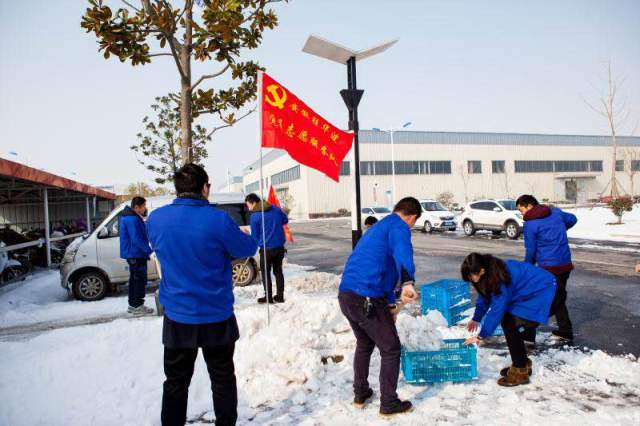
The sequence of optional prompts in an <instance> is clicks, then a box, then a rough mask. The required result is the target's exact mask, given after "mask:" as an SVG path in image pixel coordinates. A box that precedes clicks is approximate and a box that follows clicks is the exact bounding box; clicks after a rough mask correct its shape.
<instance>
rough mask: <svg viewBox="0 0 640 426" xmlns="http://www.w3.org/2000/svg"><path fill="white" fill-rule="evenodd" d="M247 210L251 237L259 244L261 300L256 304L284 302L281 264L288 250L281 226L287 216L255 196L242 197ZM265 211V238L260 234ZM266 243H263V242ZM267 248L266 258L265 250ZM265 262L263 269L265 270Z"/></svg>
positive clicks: (282, 226)
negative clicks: (274, 278)
mask: <svg viewBox="0 0 640 426" xmlns="http://www.w3.org/2000/svg"><path fill="white" fill-rule="evenodd" d="M245 203H246V204H247V208H248V209H249V211H251V212H252V214H251V236H252V237H253V238H255V240H256V241H257V242H258V249H259V250H260V268H261V270H262V286H263V288H264V297H260V298H259V299H258V303H266V302H267V301H269V303H274V302H275V303H283V302H284V273H283V272H282V262H283V261H284V255H285V254H286V253H287V250H286V249H285V248H284V245H285V243H286V241H287V239H286V236H285V234H284V225H286V224H287V223H289V218H288V217H287V215H286V213H285V212H283V211H282V209H280V208H279V207H277V206H272V205H271V204H269V203H268V202H266V201H262V200H260V197H258V196H257V195H256V194H249V195H247V197H246V198H245ZM263 208H264V236H263V232H262V228H263V226H262V210H263ZM265 240H266V241H265ZM265 243H266V247H267V253H266V256H265V253H264V247H265ZM265 261H266V269H265ZM271 271H273V275H275V277H276V295H275V296H272V295H273V286H272V282H271Z"/></svg>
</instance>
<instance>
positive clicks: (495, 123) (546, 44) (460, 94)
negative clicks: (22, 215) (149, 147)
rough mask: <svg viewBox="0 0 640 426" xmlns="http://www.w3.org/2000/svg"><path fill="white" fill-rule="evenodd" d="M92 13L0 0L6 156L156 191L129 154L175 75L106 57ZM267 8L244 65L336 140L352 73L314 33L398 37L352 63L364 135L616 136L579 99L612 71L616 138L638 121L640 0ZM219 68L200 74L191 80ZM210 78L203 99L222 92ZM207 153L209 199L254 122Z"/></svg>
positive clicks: (357, 38) (356, 45) (78, 4)
mask: <svg viewBox="0 0 640 426" xmlns="http://www.w3.org/2000/svg"><path fill="white" fill-rule="evenodd" d="M132 1H134V2H137V1H136V0H132ZM174 1H175V0H174ZM105 3H106V4H109V5H110V6H112V7H113V8H117V7H120V6H121V5H122V3H121V2H120V1H119V0H105ZM178 3H181V2H178ZM86 7H87V2H86V1H83V0H57V1H55V2H54V1H46V0H34V1H30V2H22V1H9V0H0V53H1V56H0V129H1V132H2V133H1V138H0V157H3V158H9V159H12V160H14V161H19V162H23V163H26V164H29V165H31V166H33V167H37V168H42V169H45V170H47V171H50V172H52V173H56V174H60V175H63V176H66V177H70V178H73V179H77V180H80V181H82V182H86V183H90V184H94V185H119V186H120V185H125V184H128V183H131V182H137V181H145V182H151V181H152V179H153V177H154V176H153V175H152V174H151V173H150V172H147V171H146V170H145V169H144V167H143V166H142V165H140V164H139V163H138V161H137V159H136V156H135V155H134V153H133V152H132V151H131V150H130V149H129V147H130V146H131V145H133V144H134V143H135V142H136V138H135V135H136V134H137V133H138V132H139V131H140V130H141V129H142V124H141V120H142V118H143V117H144V116H145V115H148V114H150V108H149V105H151V103H152V102H153V99H154V97H156V96H161V95H164V94H166V93H168V92H176V91H178V90H179V80H178V74H177V71H176V68H175V64H174V63H173V62H172V59H171V58H170V57H157V58H153V59H154V60H153V62H152V63H151V64H148V65H145V66H144V67H132V66H131V65H129V64H127V63H124V64H123V63H120V62H119V61H118V60H117V59H110V60H105V59H104V58H103V57H102V55H101V54H99V53H98V51H97V43H96V39H95V37H94V36H93V35H92V34H86V33H85V32H84V31H83V30H82V29H81V28H80V18H81V16H82V14H83V12H84V10H85V8H86ZM274 9H275V11H276V13H277V14H278V17H279V21H280V25H279V26H278V27H277V28H276V29H275V30H274V31H268V32H266V33H265V36H264V40H263V43H262V45H261V46H260V47H259V48H258V49H256V50H253V51H247V52H245V54H244V55H243V58H246V59H250V58H254V59H257V60H259V61H260V63H261V65H262V66H264V67H266V69H267V72H268V73H270V74H271V75H272V76H273V77H274V78H276V79H277V80H278V81H280V82H281V83H282V84H284V85H285V86H287V87H288V88H289V89H290V90H292V91H293V92H294V93H296V94H297V95H298V96H299V97H301V98H302V99H303V100H304V101H305V102H306V103H307V104H308V105H310V106H311V107H312V108H314V110H316V111H317V112H318V113H319V114H322V115H323V116H324V117H325V118H326V119H328V120H329V121H331V122H332V123H334V124H335V125H337V126H340V127H343V128H346V127H347V119H348V114H347V110H346V107H345V106H344V104H343V102H342V99H341V98H340V95H339V91H340V90H341V89H344V88H346V84H347V82H346V67H344V66H342V65H340V64H337V63H333V62H329V61H327V60H324V59H321V58H317V57H315V56H311V55H308V54H306V53H303V52H302V46H303V45H304V43H305V41H306V39H307V37H308V36H309V35H310V34H316V35H319V36H321V37H323V38H326V39H328V40H331V41H335V42H338V43H340V44H342V45H344V46H347V47H350V48H353V49H356V50H359V49H364V48H367V47H370V46H372V45H377V44H379V43H381V42H384V41H386V40H390V39H398V40H399V42H398V43H397V44H396V45H395V46H393V47H392V48H391V49H389V50H388V51H386V52H384V53H382V54H380V55H378V56H374V57H372V58H369V59H366V60H363V61H362V62H359V63H358V87H359V88H360V89H364V91H365V92H364V96H363V99H362V101H361V103H360V108H359V118H360V128H362V129H366V128H373V127H378V128H389V127H397V126H400V125H401V124H403V123H405V122H407V121H410V122H412V126H411V128H410V129H411V130H425V131H479V132H515V133H554V134H607V132H608V129H607V123H606V122H605V121H604V120H603V119H602V118H601V117H599V116H597V115H596V114H595V113H594V112H593V111H592V110H590V109H589V107H588V106H587V105H586V103H585V100H587V101H590V102H595V101H596V100H597V98H598V93H599V91H600V89H602V88H604V85H605V81H606V80H605V78H606V73H605V67H606V64H607V63H608V62H610V63H611V64H612V67H613V72H614V74H615V75H616V76H617V77H618V78H620V79H624V84H623V86H622V89H621V90H620V93H621V96H622V97H624V98H626V100H627V105H628V107H629V108H630V111H631V119H630V120H629V125H628V126H626V127H624V128H622V129H620V130H619V133H620V134H629V132H630V131H631V128H632V127H633V124H634V123H635V122H636V120H640V25H639V24H638V23H639V22H640V1H637V0H611V1H601V0H593V1H589V0H583V1H569V0H562V1H559V0H550V1H547V0H544V1H543V0H538V1H535V2H531V1H512V0H510V1H502V0H492V1H484V2H478V1H475V0H470V1H464V0H440V1H435V0H422V1H417V0H414V1H409V0H404V1H403V0H397V1H381V0H322V1H319V0H316V1H312V0H291V1H290V2H289V3H278V4H276V5H275V6H274ZM217 69H219V65H217V64H215V63H206V64H197V65H196V66H194V72H193V75H194V76H195V77H197V76H198V75H200V74H202V73H208V72H211V71H215V70H217ZM194 80H195V78H194ZM210 81H213V83H210V85H206V86H204V87H206V88H208V87H214V88H215V87H222V88H223V87H224V86H225V85H226V82H225V81H218V80H210ZM216 84H217V85H218V86H216ZM201 123H202V124H203V125H205V126H207V125H209V126H212V125H214V124H215V123H214V122H213V121H209V122H208V121H206V120H203V121H202V122H201ZM208 150H209V158H208V159H207V160H206V161H205V162H204V165H205V167H206V169H207V171H208V172H209V175H210V177H211V179H212V183H213V185H214V187H216V186H218V185H220V184H222V183H224V182H225V179H226V173H227V169H229V171H230V173H231V174H233V175H240V174H241V173H242V169H243V167H244V166H246V165H247V164H249V163H251V162H252V161H254V160H255V159H257V158H258V155H259V142H258V132H257V122H256V116H255V115H253V116H250V117H248V118H247V119H245V120H243V121H241V122H239V123H238V124H237V125H236V126H234V127H233V128H229V129H224V130H221V131H220V132H217V133H216V134H215V135H214V140H213V141H212V142H211V143H210V144H209V147H208ZM10 151H14V152H15V153H17V155H13V154H10V153H9V152H10ZM363 160H366V158H363Z"/></svg>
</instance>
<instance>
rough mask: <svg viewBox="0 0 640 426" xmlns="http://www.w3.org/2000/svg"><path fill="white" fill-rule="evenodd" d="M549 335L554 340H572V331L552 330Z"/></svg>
mask: <svg viewBox="0 0 640 426" xmlns="http://www.w3.org/2000/svg"><path fill="white" fill-rule="evenodd" d="M551 336H552V338H554V339H555V340H566V341H567V342H571V341H573V332H572V331H560V330H553V331H552V332H551Z"/></svg>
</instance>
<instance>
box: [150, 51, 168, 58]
mask: <svg viewBox="0 0 640 426" xmlns="http://www.w3.org/2000/svg"><path fill="white" fill-rule="evenodd" d="M154 56H173V55H172V54H171V53H168V52H165V53H152V54H150V55H149V57H150V58H152V57H154Z"/></svg>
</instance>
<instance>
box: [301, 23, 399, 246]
mask: <svg viewBox="0 0 640 426" xmlns="http://www.w3.org/2000/svg"><path fill="white" fill-rule="evenodd" d="M397 41H398V40H391V41H388V42H386V43H382V44H380V45H377V46H374V47H371V48H369V49H364V50H353V49H349V48H346V47H344V46H341V45H339V44H337V43H333V42H331V41H328V40H325V39H323V38H320V37H318V36H315V35H310V36H309V38H308V39H307V41H306V43H305V44H304V47H303V48H302V51H303V52H305V53H309V54H311V55H315V56H319V57H321V58H324V59H328V60H330V61H333V62H337V63H339V64H342V65H346V66H347V89H345V90H341V91H340V95H341V96H342V99H343V100H344V103H345V104H346V105H347V109H348V110H349V130H352V131H353V132H354V140H353V157H352V158H353V161H352V162H353V180H352V182H353V185H352V186H353V192H354V196H353V198H352V201H351V243H352V247H354V248H355V246H356V244H357V243H358V240H359V239H360V237H361V236H362V215H361V211H360V209H361V202H360V148H359V144H358V142H359V137H358V131H359V129H360V127H359V124H358V104H359V103H360V99H361V98H362V94H363V93H364V90H358V87H357V82H356V62H357V61H361V60H363V59H366V58H369V57H371V56H373V55H377V54H378V53H382V52H384V51H385V50H387V49H388V48H390V47H391V46H393V45H394V44H396V42H397Z"/></svg>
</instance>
